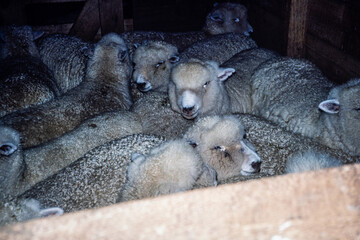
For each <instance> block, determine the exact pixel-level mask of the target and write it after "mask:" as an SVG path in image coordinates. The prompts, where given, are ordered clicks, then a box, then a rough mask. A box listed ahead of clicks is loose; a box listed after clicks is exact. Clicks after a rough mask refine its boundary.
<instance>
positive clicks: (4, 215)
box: [0, 198, 64, 226]
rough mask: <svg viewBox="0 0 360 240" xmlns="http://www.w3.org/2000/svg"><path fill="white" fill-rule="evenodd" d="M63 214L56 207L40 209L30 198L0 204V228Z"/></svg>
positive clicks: (38, 204)
mask: <svg viewBox="0 0 360 240" xmlns="http://www.w3.org/2000/svg"><path fill="white" fill-rule="evenodd" d="M63 213H64V210H63V209H61V208H58V207H52V208H45V209H42V208H41V205H40V203H39V201H37V200H35V199H32V198H30V199H19V200H13V201H8V202H4V203H0V226H2V225H7V224H11V223H17V222H23V221H27V220H31V219H34V218H42V217H49V216H60V215H62V214H63Z"/></svg>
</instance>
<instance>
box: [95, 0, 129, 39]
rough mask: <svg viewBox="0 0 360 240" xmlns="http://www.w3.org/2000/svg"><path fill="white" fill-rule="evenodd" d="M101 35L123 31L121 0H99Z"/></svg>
mask: <svg viewBox="0 0 360 240" xmlns="http://www.w3.org/2000/svg"><path fill="white" fill-rule="evenodd" d="M99 11H100V27H101V35H103V36H104V35H105V34H107V33H109V32H116V33H122V32H124V13H123V1H122V0H99Z"/></svg>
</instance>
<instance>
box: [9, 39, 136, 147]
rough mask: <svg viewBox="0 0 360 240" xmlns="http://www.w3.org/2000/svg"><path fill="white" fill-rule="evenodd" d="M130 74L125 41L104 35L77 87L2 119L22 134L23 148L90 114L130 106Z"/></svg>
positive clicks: (57, 134) (62, 132)
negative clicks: (44, 102)
mask: <svg viewBox="0 0 360 240" xmlns="http://www.w3.org/2000/svg"><path fill="white" fill-rule="evenodd" d="M131 73H132V66H131V62H130V59H129V56H128V52H127V48H126V45H125V43H124V41H123V40H122V39H121V38H120V37H119V36H118V35H117V34H114V33H110V34H107V35H105V36H104V37H103V38H102V39H101V40H100V41H99V42H98V43H97V45H96V47H95V51H94V55H93V56H92V58H91V59H90V60H89V62H88V67H87V73H86V79H85V80H84V81H83V82H82V83H80V85H79V86H77V87H76V88H73V89H71V90H70V91H68V92H67V93H65V94H64V95H62V96H60V97H58V98H57V99H54V101H51V102H48V103H46V104H42V105H39V106H36V107H33V108H32V109H28V111H18V112H16V113H13V114H9V115H7V116H5V117H4V118H3V122H4V123H6V124H7V125H9V126H11V127H13V128H15V129H16V130H18V131H19V132H20V133H21V135H22V137H23V143H24V148H28V147H31V146H35V145H38V144H40V143H44V142H46V141H49V140H51V139H53V138H56V137H58V136H60V135H62V134H64V133H66V132H68V131H70V130H72V129H74V128H75V127H76V126H78V125H79V124H80V123H81V122H83V121H84V120H86V119H88V118H90V117H93V116H95V115H98V114H100V113H104V112H109V111H117V110H127V109H129V108H130V106H131V104H132V99H131V95H130V89H129V85H130V77H131ZM30 110H31V111H30Z"/></svg>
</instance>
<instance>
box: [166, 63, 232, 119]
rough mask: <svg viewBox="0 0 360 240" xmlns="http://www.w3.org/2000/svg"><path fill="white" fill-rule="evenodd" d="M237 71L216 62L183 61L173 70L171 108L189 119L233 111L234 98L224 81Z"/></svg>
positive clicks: (170, 89)
mask: <svg viewBox="0 0 360 240" xmlns="http://www.w3.org/2000/svg"><path fill="white" fill-rule="evenodd" d="M234 72H235V69H233V68H220V67H219V66H218V64H217V63H216V62H212V61H206V62H204V61H200V60H197V59H190V60H188V61H187V62H183V63H179V64H178V65H177V66H175V67H174V68H173V70H172V72H171V77H170V83H169V98H170V103H171V107H172V109H173V110H174V111H175V112H178V113H180V114H181V115H182V116H183V117H184V118H186V119H194V118H195V117H197V116H205V115H211V114H215V115H218V114H225V113H229V112H230V110H231V103H230V101H231V100H230V97H231V96H229V95H228V94H227V92H226V89H225V87H224V84H223V81H225V80H226V79H227V78H228V77H229V76H231V75H232V74H233V73H234Z"/></svg>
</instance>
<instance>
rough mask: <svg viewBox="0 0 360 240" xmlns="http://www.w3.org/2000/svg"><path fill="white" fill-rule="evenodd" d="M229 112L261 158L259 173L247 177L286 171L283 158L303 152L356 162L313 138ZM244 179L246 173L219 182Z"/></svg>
mask: <svg viewBox="0 0 360 240" xmlns="http://www.w3.org/2000/svg"><path fill="white" fill-rule="evenodd" d="M233 115H234V116H235V117H237V118H238V119H239V120H240V121H241V122H242V123H243V125H244V126H245V132H246V137H245V139H246V140H248V141H249V142H251V143H252V144H253V145H254V146H255V148H256V152H257V154H258V155H259V156H260V158H261V160H262V163H261V169H260V174H255V175H251V176H250V177H251V178H260V177H268V176H274V175H282V174H284V173H286V172H285V169H286V164H287V161H288V160H289V159H290V158H291V157H292V156H294V155H296V154H298V153H299V152H306V151H313V152H319V153H326V154H327V155H328V156H330V157H331V158H336V159H339V160H341V162H342V164H352V163H360V158H359V157H358V156H352V155H351V154H350V153H349V152H345V151H341V150H338V149H333V148H331V147H328V146H325V145H323V144H320V143H319V142H317V141H316V140H315V139H313V138H309V137H305V136H302V135H301V134H298V133H294V132H291V131H287V130H285V129H284V128H282V127H279V126H278V125H277V124H274V123H273V122H271V121H269V120H268V119H265V118H263V117H260V116H256V115H252V114H244V113H237V114H233ZM289 161H290V160H289ZM247 179H249V178H248V177H247V176H242V175H239V176H235V177H232V178H228V179H225V180H220V181H219V184H225V183H234V182H239V181H244V180H247Z"/></svg>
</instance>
